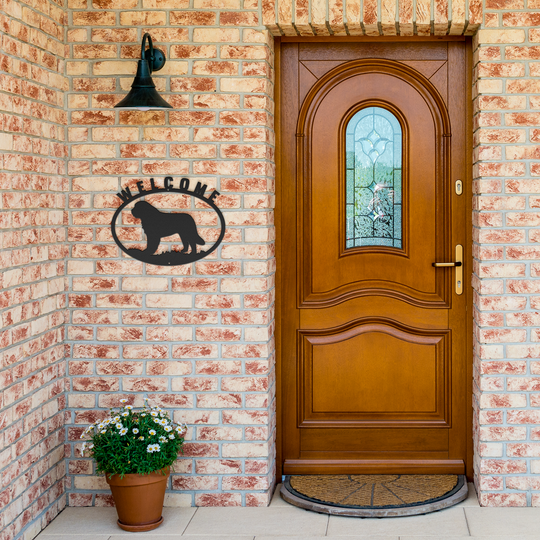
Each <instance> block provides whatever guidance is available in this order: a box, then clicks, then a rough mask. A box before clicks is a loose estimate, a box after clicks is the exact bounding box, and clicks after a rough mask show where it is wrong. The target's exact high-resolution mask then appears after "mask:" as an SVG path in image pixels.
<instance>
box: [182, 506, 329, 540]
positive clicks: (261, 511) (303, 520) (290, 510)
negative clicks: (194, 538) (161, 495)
mask: <svg viewBox="0 0 540 540" xmlns="http://www.w3.org/2000/svg"><path fill="white" fill-rule="evenodd" d="M327 525H328V516H324V515H321V514H315V513H314V512H308V511H306V510H302V509H300V508H296V507H292V506H287V507H275V508H238V507H233V508H199V509H198V510H197V513H196V514H195V516H194V517H193V519H192V520H191V522H190V523H189V525H188V527H187V529H186V531H185V534H186V535H204V534H206V535H210V536H211V535H222V536H226V535H250V534H252V535H255V536H257V535H259V536H291V535H297V536H302V537H304V538H305V537H306V536H309V537H313V536H325V535H326V527H327Z"/></svg>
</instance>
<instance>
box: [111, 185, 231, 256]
mask: <svg viewBox="0 0 540 540" xmlns="http://www.w3.org/2000/svg"><path fill="white" fill-rule="evenodd" d="M150 185H151V188H150V189H144V183H143V182H142V181H141V182H137V189H138V192H137V193H131V190H130V189H129V188H128V187H126V188H124V189H122V190H121V192H120V193H117V194H116V195H117V196H118V197H119V199H120V200H121V201H122V204H121V205H120V206H119V207H118V208H117V210H116V212H115V213H114V216H113V218H112V221H111V232H112V236H113V239H114V241H115V242H116V244H117V245H118V247H119V248H120V249H121V250H122V251H123V252H124V253H126V254H127V255H129V256H130V257H133V258H134V259H137V260H138V261H142V262H145V263H148V264H155V265H157V266H178V265H181V264H189V263H192V262H194V261H198V260H200V259H204V257H207V256H208V255H210V253H212V252H213V251H215V250H216V249H217V248H218V246H219V244H221V242H222V241H223V237H224V236H225V218H224V217H223V213H222V212H221V210H220V209H219V208H218V207H217V205H216V203H215V201H214V199H215V198H216V197H217V196H218V195H219V191H216V190H214V191H212V192H211V193H210V194H209V195H208V196H207V197H205V193H206V189H207V187H208V186H207V185H206V184H201V182H197V185H196V186H195V187H194V188H193V189H191V190H190V181H189V179H188V178H181V179H180V182H179V183H178V185H177V186H176V187H175V185H174V179H173V178H172V177H171V176H167V177H166V178H165V180H164V182H163V187H162V188H160V187H157V186H156V185H155V182H154V179H153V178H150ZM163 193H167V194H169V193H179V194H181V195H184V196H185V195H188V196H190V197H194V198H196V199H198V200H200V201H203V202H204V203H205V204H207V205H208V206H209V207H210V208H212V210H214V212H215V213H216V214H217V216H218V219H219V225H220V233H219V236H218V238H217V240H216V241H215V242H214V244H212V245H211V246H210V247H206V246H207V242H206V240H205V239H204V238H202V236H201V235H200V234H199V230H198V229H197V224H196V222H195V219H194V218H193V216H192V215H191V214H189V213H188V212H164V211H162V210H159V209H158V208H156V207H155V206H154V205H152V197H151V196H152V195H156V194H163ZM142 197H144V198H145V199H144V200H139V199H141V198H142ZM147 198H148V199H149V200H146V199H147ZM131 204H132V205H133V208H132V209H131V215H132V216H133V218H134V221H136V222H137V221H140V223H141V227H142V229H143V232H144V235H145V236H146V248H145V249H137V248H128V247H126V246H125V245H124V244H123V243H122V242H121V240H120V239H119V238H118V234H117V231H116V227H117V221H118V217H119V216H120V215H121V213H122V211H123V210H124V209H125V208H126V207H127V206H129V205H131ZM168 237H174V238H175V239H176V237H178V241H176V240H175V241H174V242H171V243H172V244H173V246H172V247H171V249H170V251H165V252H159V246H160V244H161V240H162V239H163V238H168ZM130 242H133V241H130ZM176 243H177V244H178V245H176V246H175V245H174V244H176ZM180 244H181V245H182V249H179V247H180ZM175 247H176V249H174V248H175Z"/></svg>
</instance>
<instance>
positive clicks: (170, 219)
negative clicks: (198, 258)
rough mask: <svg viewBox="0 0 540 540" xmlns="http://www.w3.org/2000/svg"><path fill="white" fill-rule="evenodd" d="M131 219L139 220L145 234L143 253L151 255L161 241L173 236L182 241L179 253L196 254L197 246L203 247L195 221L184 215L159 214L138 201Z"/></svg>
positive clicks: (156, 210)
mask: <svg viewBox="0 0 540 540" xmlns="http://www.w3.org/2000/svg"><path fill="white" fill-rule="evenodd" d="M131 213H132V215H133V217H135V218H137V219H140V220H141V225H142V228H143V231H144V234H146V249H145V250H144V251H143V253H145V254H148V255H153V254H154V253H155V252H156V251H157V248H158V247H159V244H160V243H161V239H162V238H165V237H167V236H172V235H173V234H178V236H180V240H182V244H183V248H182V251H181V252H180V253H188V252H189V250H190V249H191V253H197V244H198V245H199V246H204V244H205V242H204V240H203V239H202V238H201V237H200V236H199V233H198V232H197V225H196V224H195V220H194V219H193V218H192V217H191V216H190V215H189V214H184V213H168V212H160V211H159V210H158V209H157V208H154V207H153V206H152V205H151V204H150V203H147V202H146V201H139V202H138V203H136V204H135V206H134V207H133V210H132V211H131Z"/></svg>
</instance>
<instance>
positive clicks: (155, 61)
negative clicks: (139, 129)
mask: <svg viewBox="0 0 540 540" xmlns="http://www.w3.org/2000/svg"><path fill="white" fill-rule="evenodd" d="M146 40H148V44H149V45H150V48H149V49H146V48H145V46H146ZM164 65H165V55H164V54H163V53H162V52H161V51H160V50H159V49H154V46H153V45H152V38H151V37H150V34H148V33H146V34H144V36H143V39H142V45H141V59H140V60H139V62H138V65H137V74H136V75H135V79H134V80H133V84H132V85H131V90H130V91H129V94H128V95H127V96H126V97H125V98H124V99H123V100H122V101H121V102H120V103H118V104H117V105H115V108H120V109H137V110H139V111H149V110H153V109H172V108H173V107H172V105H169V104H168V103H167V102H166V101H165V100H164V99H163V98H162V97H161V96H160V95H159V94H158V93H157V90H156V85H155V84H154V81H153V80H152V77H151V75H152V72H153V71H159V70H160V69H161V68H162V67H163V66H164Z"/></svg>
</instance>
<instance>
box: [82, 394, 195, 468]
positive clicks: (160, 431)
mask: <svg viewBox="0 0 540 540" xmlns="http://www.w3.org/2000/svg"><path fill="white" fill-rule="evenodd" d="M121 401H122V402H124V403H125V402H126V400H125V399H123V400H121ZM186 431H187V427H186V425H185V424H180V425H177V424H175V423H174V422H172V421H171V419H170V417H169V414H168V413H167V412H165V411H163V410H162V409H160V408H159V407H152V406H149V405H148V404H147V403H146V401H145V406H144V408H143V409H141V410H134V409H133V407H132V406H131V405H124V406H122V407H121V408H120V409H119V410H118V411H117V412H115V410H114V409H111V412H110V416H109V417H108V418H106V419H105V420H101V421H99V422H95V423H94V424H92V425H91V426H89V427H88V428H87V429H86V430H85V432H84V433H83V434H82V435H81V439H89V440H90V441H87V442H84V443H83V448H82V452H83V454H84V452H87V453H88V454H89V455H90V456H91V457H93V458H94V459H95V460H96V464H97V472H100V473H106V474H108V475H109V476H111V475H113V474H119V475H120V476H121V477H123V476H124V475H125V474H132V473H136V474H149V473H151V472H154V471H160V470H161V469H164V468H166V467H170V466H172V465H173V463H174V462H175V461H176V458H177V457H178V452H180V451H181V450H182V445H183V444H184V435H185V434H186ZM89 443H90V444H89Z"/></svg>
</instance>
